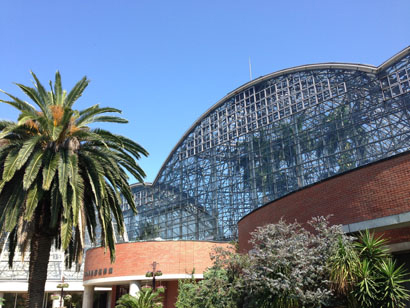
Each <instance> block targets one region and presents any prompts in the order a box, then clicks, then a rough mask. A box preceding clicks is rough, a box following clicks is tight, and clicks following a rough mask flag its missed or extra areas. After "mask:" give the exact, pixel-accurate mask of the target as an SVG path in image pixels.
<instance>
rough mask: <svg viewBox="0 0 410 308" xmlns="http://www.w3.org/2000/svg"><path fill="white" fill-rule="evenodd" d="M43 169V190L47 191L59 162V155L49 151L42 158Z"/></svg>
mask: <svg viewBox="0 0 410 308" xmlns="http://www.w3.org/2000/svg"><path fill="white" fill-rule="evenodd" d="M44 160H45V161H44V168H43V189H44V190H49V189H50V185H51V182H52V181H53V178H54V175H55V173H56V170H57V166H58V164H59V162H60V155H58V153H52V152H51V151H49V152H48V153H47V155H45V156H44Z"/></svg>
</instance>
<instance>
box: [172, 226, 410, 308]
mask: <svg viewBox="0 0 410 308" xmlns="http://www.w3.org/2000/svg"><path fill="white" fill-rule="evenodd" d="M309 224H310V230H312V231H313V232H311V231H308V230H306V229H305V228H303V227H302V226H301V225H299V224H298V223H296V222H295V223H291V224H288V223H285V222H284V221H282V220H281V221H280V222H278V223H277V224H272V225H266V226H264V227H261V228H258V229H257V230H256V231H255V232H254V233H253V234H252V239H251V243H252V245H253V249H252V250H251V251H250V252H249V255H242V254H239V253H236V252H235V251H234V250H232V249H230V250H229V249H228V250H224V249H216V250H215V252H214V253H213V255H212V259H213V261H214V264H213V266H212V267H211V268H209V269H208V270H207V271H206V272H205V273H204V279H203V280H201V281H196V280H195V279H194V278H192V279H190V280H181V281H180V282H179V295H178V301H177V304H176V307H177V308H191V307H192V308H213V307H215V308H216V307H218V308H219V307H221V308H235V307H238V308H239V307H246V308H298V307H304V308H309V307H311V308H317V307H352V308H359V307H360V308H361V307H363V308H365V307H369V308H370V307H392V308H393V307H404V306H405V304H404V301H406V300H408V299H409V295H408V290H406V289H405V287H404V283H406V282H407V281H409V280H408V279H406V277H407V275H408V274H407V273H406V272H405V271H404V269H403V267H402V266H400V267H397V266H396V264H395V262H394V261H392V258H391V256H390V254H389V253H388V251H387V249H386V247H385V245H386V241H385V240H384V239H382V238H381V237H375V236H374V234H373V233H370V232H368V231H366V232H363V233H361V234H360V236H359V238H358V239H356V238H354V237H350V236H347V235H345V234H344V233H343V232H342V230H341V228H340V226H330V225H329V223H328V221H327V219H325V218H314V219H313V220H312V221H310V222H309Z"/></svg>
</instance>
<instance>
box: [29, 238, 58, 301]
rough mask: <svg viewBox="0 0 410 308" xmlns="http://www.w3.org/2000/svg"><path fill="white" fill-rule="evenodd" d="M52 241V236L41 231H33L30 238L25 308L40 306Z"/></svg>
mask: <svg viewBox="0 0 410 308" xmlns="http://www.w3.org/2000/svg"><path fill="white" fill-rule="evenodd" d="M52 242H53V237H52V236H50V235H49V234H45V233H43V232H35V234H33V237H32V239H31V245H30V267H29V280H28V299H27V302H26V307H27V308H42V305H43V297H44V287H45V284H46V280H47V266H48V259H49V257H50V249H51V244H52Z"/></svg>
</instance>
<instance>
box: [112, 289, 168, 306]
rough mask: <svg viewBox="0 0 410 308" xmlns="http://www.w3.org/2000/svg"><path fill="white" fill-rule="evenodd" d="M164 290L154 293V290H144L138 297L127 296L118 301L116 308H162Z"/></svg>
mask: <svg viewBox="0 0 410 308" xmlns="http://www.w3.org/2000/svg"><path fill="white" fill-rule="evenodd" d="M162 293H164V289H163V288H158V289H157V290H156V291H153V290H152V288H142V289H141V290H140V292H138V294H137V296H132V295H129V294H125V295H123V296H121V298H120V299H119V300H118V301H117V305H116V306H115V307H116V308H161V307H162V306H163V305H162V298H161V294H162Z"/></svg>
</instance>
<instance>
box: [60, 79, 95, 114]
mask: <svg viewBox="0 0 410 308" xmlns="http://www.w3.org/2000/svg"><path fill="white" fill-rule="evenodd" d="M89 83H90V81H89V80H88V79H87V77H86V76H84V77H83V78H82V79H81V80H80V81H79V82H77V84H76V85H75V86H74V88H72V90H71V91H70V93H68V95H67V98H66V100H65V106H66V107H67V108H71V106H72V105H73V104H74V103H75V101H76V100H77V99H78V98H79V97H80V96H81V94H82V93H83V91H84V90H85V88H86V87H87V86H88V84H89Z"/></svg>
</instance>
